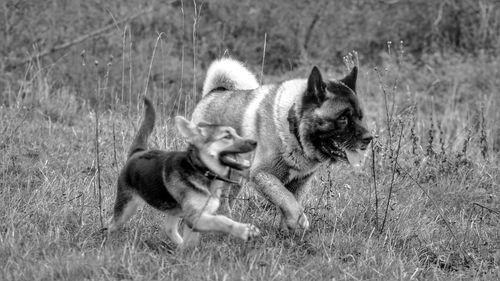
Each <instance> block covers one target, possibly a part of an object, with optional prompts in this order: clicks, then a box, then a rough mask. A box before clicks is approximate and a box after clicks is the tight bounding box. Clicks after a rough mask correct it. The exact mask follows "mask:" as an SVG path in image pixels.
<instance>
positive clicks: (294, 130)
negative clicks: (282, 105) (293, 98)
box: [287, 104, 304, 150]
mask: <svg viewBox="0 0 500 281" xmlns="http://www.w3.org/2000/svg"><path fill="white" fill-rule="evenodd" d="M287 120H288V127H289V129H290V133H291V134H292V135H294V136H295V139H296V140H297V142H298V143H299V146H300V148H301V149H302V150H304V147H302V142H301V141H300V135H299V124H298V122H297V116H296V115H295V104H293V105H292V107H290V110H288V118H287Z"/></svg>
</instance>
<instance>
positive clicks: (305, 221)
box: [297, 213, 309, 230]
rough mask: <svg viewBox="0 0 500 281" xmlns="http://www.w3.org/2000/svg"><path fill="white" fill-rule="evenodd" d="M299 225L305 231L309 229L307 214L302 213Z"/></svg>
mask: <svg viewBox="0 0 500 281" xmlns="http://www.w3.org/2000/svg"><path fill="white" fill-rule="evenodd" d="M297 223H298V225H299V227H301V228H303V229H304V230H307V229H309V220H308V219H307V216H306V214H304V213H302V214H301V215H300V216H299V220H298V222H297Z"/></svg>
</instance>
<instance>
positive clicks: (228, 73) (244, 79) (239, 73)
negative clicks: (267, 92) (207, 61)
mask: <svg viewBox="0 0 500 281" xmlns="http://www.w3.org/2000/svg"><path fill="white" fill-rule="evenodd" d="M258 87H259V82H257V78H255V75H254V74H253V73H252V72H250V70H248V69H247V68H246V67H245V66H244V65H243V64H242V63H241V62H239V61H237V60H234V59H230V58H222V59H219V60H216V61H214V62H213V63H212V64H211V65H210V67H209V68H208V71H207V76H206V78H205V82H204V83H203V91H202V95H203V96H205V95H206V94H208V93H210V92H211V91H213V90H215V89H225V90H252V89H255V88H258Z"/></svg>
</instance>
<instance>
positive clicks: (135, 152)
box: [109, 99, 259, 245]
mask: <svg viewBox="0 0 500 281" xmlns="http://www.w3.org/2000/svg"><path fill="white" fill-rule="evenodd" d="M144 104H145V118H144V120H143V122H142V124H141V127H140V129H139V131H138V133H137V135H136V137H135V139H134V142H133V144H132V146H131V148H130V150H129V154H128V160H127V163H126V164H125V166H124V167H123V169H122V171H121V173H120V176H119V178H118V191H117V194H116V202H115V207H114V216H113V218H112V221H111V225H110V226H109V231H113V230H116V229H118V228H119V227H120V226H121V225H122V224H123V223H125V222H126V221H127V220H128V219H129V218H130V217H131V216H132V215H133V214H134V212H135V211H136V210H137V207H138V206H139V205H140V203H141V202H143V201H145V202H146V203H148V204H149V205H151V206H153V207H154V208H156V209H158V210H160V211H163V212H165V213H166V214H167V221H166V223H165V230H166V232H167V235H168V236H169V237H170V239H172V241H173V242H174V243H176V244H177V245H181V244H182V243H183V238H182V237H181V236H180V235H179V232H178V223H179V220H180V218H181V217H183V218H184V220H185V223H186V225H187V226H188V227H189V228H191V229H192V230H194V231H219V232H225V233H229V234H232V235H233V236H236V237H239V238H241V239H243V240H247V239H248V238H250V237H253V236H256V235H259V230H258V229H257V228H256V227H255V226H253V225H251V224H244V223H239V222H235V221H233V220H231V219H229V218H227V217H225V216H220V215H216V214H215V211H216V210H217V208H218V207H219V200H220V194H221V187H222V184H221V182H223V181H227V182H232V181H231V180H229V179H228V173H229V170H230V168H232V169H236V170H244V169H248V168H249V167H250V162H249V161H247V160H243V161H242V162H239V161H237V160H236V158H237V157H236V156H237V155H238V154H240V153H247V152H250V151H253V150H255V148H256V146H257V142H255V141H254V140H251V139H243V138H241V137H240V136H239V135H238V134H237V133H236V131H235V130H234V129H233V128H231V127H228V126H218V125H211V124H207V123H202V124H198V125H195V124H193V123H191V122H190V121H188V120H186V119H184V118H183V117H180V116H177V117H176V119H175V123H176V126H177V129H178V130H179V131H180V133H181V134H182V135H183V136H184V137H185V138H187V139H188V141H189V143H190V145H189V147H188V149H187V151H175V152H166V151H161V150H147V148H146V147H147V139H148V137H149V135H150V134H151V132H152V130H153V127H154V121H155V112H154V108H153V105H152V104H151V102H150V101H149V100H148V99H145V100H144Z"/></svg>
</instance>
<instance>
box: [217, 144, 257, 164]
mask: <svg viewBox="0 0 500 281" xmlns="http://www.w3.org/2000/svg"><path fill="white" fill-rule="evenodd" d="M256 147H257V142H256V141H254V140H244V141H240V142H237V143H235V144H234V145H233V146H232V147H231V148H229V149H227V150H225V151H223V152H221V153H220V156H219V161H220V162H221V163H222V164H224V165H226V166H228V167H230V168H233V169H236V170H240V171H241V170H246V169H248V168H250V165H251V164H252V163H251V162H250V161H249V160H247V159H244V158H243V157H241V156H240V155H239V154H243V153H249V152H252V151H254V150H255V148H256Z"/></svg>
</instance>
